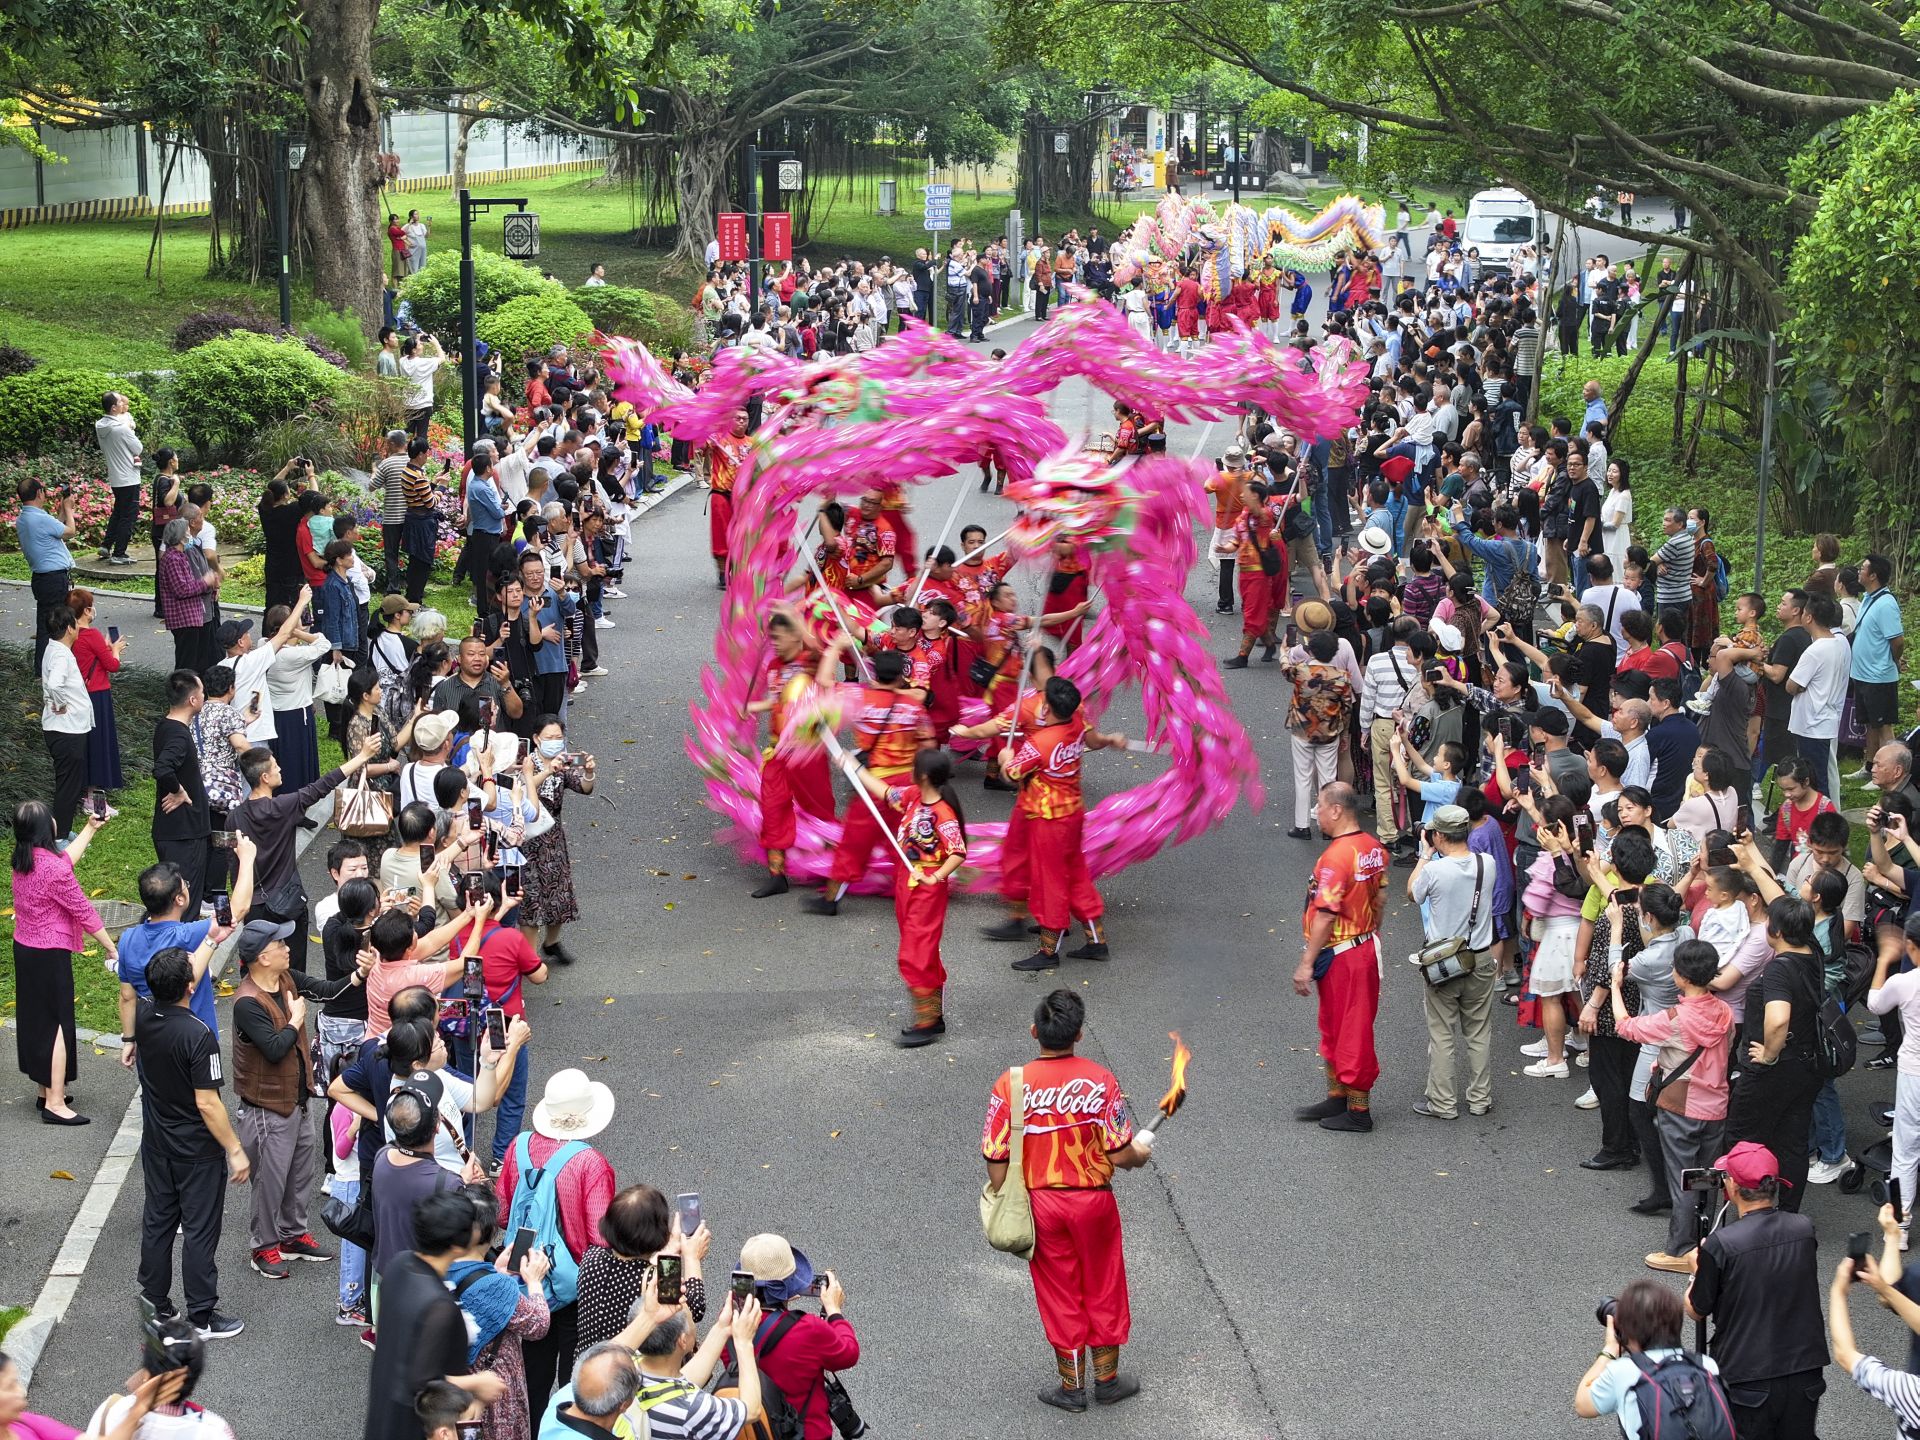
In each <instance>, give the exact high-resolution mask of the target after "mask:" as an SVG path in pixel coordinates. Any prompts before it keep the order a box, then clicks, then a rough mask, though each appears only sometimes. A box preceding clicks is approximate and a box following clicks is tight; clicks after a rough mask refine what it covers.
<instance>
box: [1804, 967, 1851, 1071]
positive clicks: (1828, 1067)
mask: <svg viewBox="0 0 1920 1440" xmlns="http://www.w3.org/2000/svg"><path fill="white" fill-rule="evenodd" d="M1823 988H1824V987H1823ZM1859 1052H1860V1040H1859V1037H1858V1036H1857V1035H1855V1034H1854V1032H1853V1021H1851V1020H1849V1019H1848V1018H1847V1011H1846V1007H1845V1006H1844V1005H1842V1004H1841V1003H1840V997H1839V996H1838V995H1822V996H1821V997H1820V1011H1819V1014H1818V1016H1817V1017H1816V1018H1815V1020H1814V1022H1813V1069H1814V1073H1815V1074H1816V1075H1818V1076H1819V1077H1820V1078H1821V1079H1822V1080H1838V1079H1839V1078H1840V1077H1841V1076H1842V1075H1844V1074H1846V1073H1847V1072H1848V1071H1849V1070H1851V1069H1853V1062H1854V1061H1855V1060H1856V1059H1858V1058H1859Z"/></svg>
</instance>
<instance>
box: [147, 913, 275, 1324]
mask: <svg viewBox="0 0 1920 1440" xmlns="http://www.w3.org/2000/svg"><path fill="white" fill-rule="evenodd" d="M193 981H194V973H193V959H192V957H191V956H189V955H188V954H187V952H186V951H184V950H181V949H178V948H170V949H166V950H162V951H160V952H159V953H158V954H156V955H155V956H154V957H153V959H152V960H150V961H148V962H147V988H148V989H149V990H150V991H151V992H152V998H151V999H150V1000H145V1001H142V1002H141V1005H140V1012H139V1016H138V1018H137V1019H136V1020H135V1022H134V1032H133V1033H134V1041H135V1045H136V1047H137V1048H136V1050H135V1055H136V1058H137V1063H138V1065H139V1070H140V1107H141V1124H142V1133H141V1137H140V1171H141V1176H142V1178H143V1179H144V1181H145V1184H146V1211H145V1214H144V1216H143V1220H142V1225H141V1234H140V1291H141V1293H142V1294H143V1295H145V1296H146V1297H147V1299H148V1300H149V1301H151V1302H152V1304H153V1307H154V1309H155V1310H157V1311H159V1312H160V1314H162V1315H172V1314H176V1313H178V1312H176V1311H175V1309H174V1305H173V1294H172V1292H173V1236H174V1231H175V1230H176V1229H179V1230H181V1231H183V1232H184V1233H185V1236H186V1243H185V1247H184V1249H183V1251H182V1254H181V1272H182V1273H181V1280H182V1283H183V1284H184V1285H185V1287H186V1296H187V1318H188V1319H190V1320H191V1321H192V1322H193V1325H194V1328H195V1329H196V1330H197V1331H199V1333H200V1337H201V1339H203V1340H217V1339H222V1338H224V1337H226V1336H229V1335H238V1334H239V1333H240V1331H241V1329H242V1328H243V1327H242V1325H241V1323H240V1322H239V1321H238V1320H235V1319H232V1318H231V1317H229V1316H226V1315H222V1314H221V1313H220V1312H219V1311H218V1310H217V1309H215V1308H214V1307H215V1305H216V1303H217V1302H218V1301H219V1298H220V1295H219V1279H220V1277H219V1272H218V1270H217V1269H216V1267H215V1265H214V1253H215V1251H217V1250H218V1249H219V1248H220V1221H221V1216H222V1213H223V1211H224V1209H225V1206H226V1196H225V1195H224V1194H223V1193H222V1190H221V1183H220V1182H221V1176H222V1169H221V1165H220V1160H221V1157H222V1156H223V1155H224V1156H225V1157H226V1162H227V1169H228V1170H230V1171H231V1173H232V1180H233V1183H234V1184H236V1185H244V1184H246V1182H247V1177H248V1173H249V1171H248V1165H247V1152H246V1151H245V1150H243V1149H242V1148H241V1147H240V1140H239V1137H238V1136H236V1135H235V1134H234V1132H233V1126H232V1124H231V1123H230V1122H229V1121H228V1119H227V1107H226V1106H225V1105H224V1104H223V1103H222V1102H221V1099H220V1087H221V1084H222V1082H223V1081H224V1079H225V1074H224V1072H223V1071H222V1069H221V1065H220V1042H219V1040H218V1039H217V1038H216V1037H215V1036H214V1033H213V1031H211V1030H209V1029H208V1028H207V1025H206V1022H205V1021H203V1020H201V1019H200V1017H199V1016H197V1015H195V1014H194V1013H193V1012H192V1010H190V1009H189V1008H188V996H189V994H190V993H191V991H192V989H193Z"/></svg>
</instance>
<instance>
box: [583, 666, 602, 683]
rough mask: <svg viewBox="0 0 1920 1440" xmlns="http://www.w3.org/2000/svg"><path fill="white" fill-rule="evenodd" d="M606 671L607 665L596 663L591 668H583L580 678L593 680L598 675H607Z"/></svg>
mask: <svg viewBox="0 0 1920 1440" xmlns="http://www.w3.org/2000/svg"><path fill="white" fill-rule="evenodd" d="M606 673H607V667H606V666H604V665H596V666H594V667H593V669H591V670H582V671H581V672H580V678H581V679H582V680H591V679H592V678H593V677H594V676H596V675H605V674H606Z"/></svg>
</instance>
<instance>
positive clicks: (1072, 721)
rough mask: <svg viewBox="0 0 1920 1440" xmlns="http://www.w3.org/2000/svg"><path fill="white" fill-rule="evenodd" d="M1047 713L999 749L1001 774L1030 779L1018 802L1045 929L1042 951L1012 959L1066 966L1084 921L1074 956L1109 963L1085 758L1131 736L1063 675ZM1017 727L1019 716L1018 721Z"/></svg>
mask: <svg viewBox="0 0 1920 1440" xmlns="http://www.w3.org/2000/svg"><path fill="white" fill-rule="evenodd" d="M1042 694H1043V695H1044V696H1045V697H1046V712H1045V714H1043V715H1042V716H1041V722H1042V723H1041V725H1040V727H1039V728H1038V729H1036V730H1032V731H1029V732H1026V733H1025V734H1015V735H1012V736H1010V737H1009V739H1008V743H1007V745H1006V746H1005V748H1003V749H1002V750H1001V751H1000V771H1001V773H1002V774H1003V775H1009V776H1011V777H1013V778H1014V779H1015V780H1019V779H1021V778H1022V777H1031V778H1029V779H1027V781H1026V783H1025V784H1024V785H1022V786H1021V787H1020V798H1019V799H1018V800H1017V801H1015V802H1014V804H1015V806H1016V807H1017V808H1018V809H1021V810H1024V811H1025V812H1026V829H1027V857H1028V858H1027V866H1028V897H1027V899H1028V903H1029V904H1030V905H1031V906H1032V907H1033V918H1034V919H1035V920H1036V921H1038V922H1039V924H1040V948H1039V949H1038V950H1036V951H1034V952H1033V954H1031V955H1029V956H1027V957H1026V958H1024V959H1021V960H1016V961H1014V962H1013V968H1014V969H1015V970H1027V971H1033V970H1052V969H1054V968H1055V967H1056V966H1057V965H1059V963H1060V958H1059V950H1060V941H1061V939H1062V937H1064V936H1065V934H1066V932H1067V928H1068V926H1069V925H1070V924H1071V922H1072V921H1073V920H1078V921H1080V923H1081V924H1082V925H1083V926H1085V927H1086V932H1087V939H1086V943H1085V944H1083V945H1082V946H1081V947H1080V948H1079V949H1077V950H1073V951H1070V952H1069V953H1068V958H1069V959H1072V960H1105V959H1107V958H1109V957H1108V950H1107V936H1106V932H1105V931H1104V930H1103V929H1102V928H1101V925H1100V917H1101V916H1102V915H1104V914H1105V913H1106V904H1105V902H1104V901H1102V900H1101V898H1100V892H1099V891H1098V890H1096V889H1094V886H1093V880H1092V878H1091V877H1090V876H1089V875H1088V874H1087V855H1086V850H1085V848H1084V846H1083V845H1082V843H1081V833H1082V830H1083V828H1084V827H1085V824H1086V819H1087V813H1086V812H1087V804H1086V800H1085V798H1084V797H1083V796H1082V795H1081V793H1080V757H1081V755H1082V754H1083V753H1084V752H1085V751H1087V750H1090V749H1091V750H1099V749H1105V748H1113V749H1122V750H1124V749H1125V748H1126V744H1127V737H1126V736H1125V735H1121V734H1117V733H1116V734H1111V735H1109V734H1104V733H1102V732H1101V731H1098V730H1096V729H1094V728H1093V726H1092V725H1090V724H1089V723H1088V722H1087V718H1086V716H1085V715H1084V714H1083V713H1081V711H1080V690H1079V687H1078V686H1076V685H1075V684H1074V683H1073V682H1072V681H1071V680H1068V679H1065V678H1063V677H1062V676H1059V675H1056V676H1054V677H1053V678H1052V679H1051V680H1049V681H1047V683H1046V688H1045V689H1044V690H1043V691H1042ZM1015 719H1016V722H1017V720H1018V716H1017V715H1016V716H1015Z"/></svg>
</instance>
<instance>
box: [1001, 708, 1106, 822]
mask: <svg viewBox="0 0 1920 1440" xmlns="http://www.w3.org/2000/svg"><path fill="white" fill-rule="evenodd" d="M1089 728H1090V727H1089V726H1088V725H1087V722H1086V718H1085V717H1084V716H1081V715H1075V716H1074V718H1073V719H1071V720H1069V721H1067V722H1066V724H1064V725H1045V726H1042V727H1041V728H1040V729H1038V730H1034V731H1031V732H1029V733H1026V734H1023V735H1022V736H1021V737H1020V739H1019V741H1018V743H1016V744H1015V745H1014V747H1013V764H1012V765H1011V766H1003V767H1002V769H1003V770H1004V772H1005V774H1006V776H1007V778H1008V779H1010V780H1025V781H1026V782H1027V783H1026V784H1025V785H1023V786H1021V787H1020V813H1021V814H1023V815H1025V816H1026V817H1027V818H1028V819H1029V820H1062V819H1065V818H1066V817H1067V816H1069V815H1078V814H1079V813H1080V812H1081V811H1083V810H1085V809H1086V808H1087V803H1086V801H1085V799H1084V798H1082V796H1081V794H1080V757H1081V756H1082V755H1084V754H1086V750H1087V740H1086V736H1087V731H1088V729H1089Z"/></svg>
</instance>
